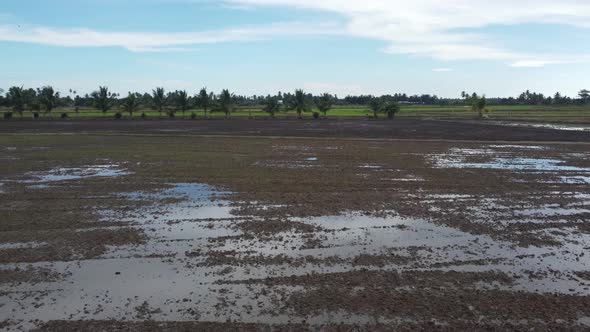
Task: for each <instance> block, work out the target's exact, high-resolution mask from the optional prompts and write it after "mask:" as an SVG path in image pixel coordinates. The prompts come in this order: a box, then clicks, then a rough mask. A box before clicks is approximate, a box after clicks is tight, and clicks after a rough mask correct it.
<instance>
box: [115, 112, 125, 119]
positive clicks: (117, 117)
mask: <svg viewBox="0 0 590 332" xmlns="http://www.w3.org/2000/svg"><path fill="white" fill-rule="evenodd" d="M122 117H123V114H121V112H117V113H115V119H121V118H122Z"/></svg>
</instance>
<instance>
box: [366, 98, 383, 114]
mask: <svg viewBox="0 0 590 332" xmlns="http://www.w3.org/2000/svg"><path fill="white" fill-rule="evenodd" d="M369 108H370V109H371V111H373V117H374V118H377V113H379V112H381V111H382V109H383V103H382V102H381V99H380V98H377V97H372V98H371V100H370V101H369Z"/></svg>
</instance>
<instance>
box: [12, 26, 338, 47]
mask: <svg viewBox="0 0 590 332" xmlns="http://www.w3.org/2000/svg"><path fill="white" fill-rule="evenodd" d="M341 31H342V30H341V27H339V26H338V25H337V24H335V23H329V22H328V23H311V24H310V23H302V22H288V23H276V24H268V25H261V26H246V27H240V28H230V29H224V30H212V31H199V32H170V33H148V32H105V31H98V30H92V29H83V28H81V29H55V28H49V27H35V26H13V25H4V26H2V25H0V41H5V42H22V43H34V44H43V45H51V46H63V47H123V48H126V49H128V50H129V51H133V52H186V51H190V50H191V49H190V48H187V46H192V45H200V44H217V43H227V42H247V41H261V40H268V39H273V38H277V37H289V36H310V35H337V34H341Z"/></svg>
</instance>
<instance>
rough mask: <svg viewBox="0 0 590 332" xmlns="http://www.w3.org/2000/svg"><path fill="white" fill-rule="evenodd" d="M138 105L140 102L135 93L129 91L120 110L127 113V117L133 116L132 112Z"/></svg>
mask: <svg viewBox="0 0 590 332" xmlns="http://www.w3.org/2000/svg"><path fill="white" fill-rule="evenodd" d="M139 105H140V104H139V99H138V98H137V95H136V94H135V93H131V92H129V95H128V96H127V98H125V99H124V100H123V103H122V104H121V110H122V111H123V112H127V113H129V117H130V118H133V112H135V111H137V110H138V109H139Z"/></svg>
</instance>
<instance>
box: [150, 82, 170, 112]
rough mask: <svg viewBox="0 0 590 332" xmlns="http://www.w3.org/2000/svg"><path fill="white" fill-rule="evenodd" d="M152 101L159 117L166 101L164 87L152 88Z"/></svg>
mask: <svg viewBox="0 0 590 332" xmlns="http://www.w3.org/2000/svg"><path fill="white" fill-rule="evenodd" d="M152 102H153V103H154V108H155V109H156V110H157V111H158V112H159V113H160V118H161V117H162V111H163V110H164V106H166V103H167V102H168V98H167V97H166V92H165V91H164V88H156V89H155V90H152Z"/></svg>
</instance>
